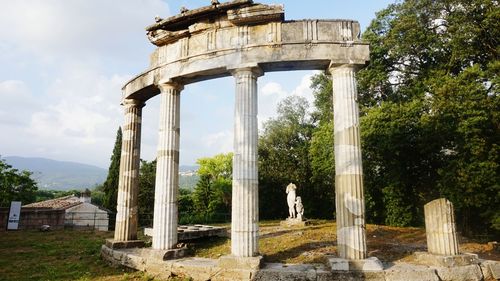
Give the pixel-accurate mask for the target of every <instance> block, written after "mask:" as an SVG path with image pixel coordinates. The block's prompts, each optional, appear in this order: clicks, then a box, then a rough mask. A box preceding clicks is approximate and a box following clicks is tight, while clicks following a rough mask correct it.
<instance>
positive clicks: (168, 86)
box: [157, 81, 184, 93]
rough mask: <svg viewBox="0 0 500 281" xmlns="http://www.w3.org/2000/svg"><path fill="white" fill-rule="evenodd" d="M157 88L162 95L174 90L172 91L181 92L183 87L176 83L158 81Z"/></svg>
mask: <svg viewBox="0 0 500 281" xmlns="http://www.w3.org/2000/svg"><path fill="white" fill-rule="evenodd" d="M157 86H158V88H160V91H161V92H162V93H164V92H167V91H169V90H174V91H179V92H180V91H182V90H183V89H184V85H183V84H181V83H178V82H174V81H160V82H159V83H158V84H157Z"/></svg>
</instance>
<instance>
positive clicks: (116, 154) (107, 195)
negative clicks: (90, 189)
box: [99, 127, 122, 212]
mask: <svg viewBox="0 0 500 281" xmlns="http://www.w3.org/2000/svg"><path fill="white" fill-rule="evenodd" d="M121 150H122V128H121V127H120V128H118V131H117V132H116V140H115V146H114V148H113V154H112V155H111V163H110V165H109V169H108V176H107V178H106V181H105V182H104V183H103V184H102V187H101V188H99V190H102V192H104V197H103V201H102V203H103V206H104V207H105V208H108V209H109V210H112V211H114V212H116V200H117V198H118V180H119V178H120V158H121Z"/></svg>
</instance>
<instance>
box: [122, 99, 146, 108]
mask: <svg viewBox="0 0 500 281" xmlns="http://www.w3.org/2000/svg"><path fill="white" fill-rule="evenodd" d="M122 105H123V106H125V107H127V108H128V107H136V108H143V107H144V106H145V105H146V103H145V102H144V101H141V100H134V99H124V100H123V101H122Z"/></svg>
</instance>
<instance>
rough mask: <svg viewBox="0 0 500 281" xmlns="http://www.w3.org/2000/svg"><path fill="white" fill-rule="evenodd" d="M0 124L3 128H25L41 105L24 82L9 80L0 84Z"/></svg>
mask: <svg viewBox="0 0 500 281" xmlns="http://www.w3.org/2000/svg"><path fill="white" fill-rule="evenodd" d="M0 98H1V101H2V102H0V124H2V125H3V126H23V125H26V124H28V123H29V120H30V116H31V113H32V112H33V110H35V109H36V108H37V107H39V103H38V102H37V100H36V99H35V97H34V96H33V95H32V94H31V92H30V90H29V88H28V86H27V85H26V83H25V82H24V81H20V80H7V81H1V82H0Z"/></svg>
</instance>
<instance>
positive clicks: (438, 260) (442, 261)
mask: <svg viewBox="0 0 500 281" xmlns="http://www.w3.org/2000/svg"><path fill="white" fill-rule="evenodd" d="M413 255H414V257H415V259H416V260H417V262H418V263H420V264H423V265H429V266H441V267H454V266H465V265H471V264H478V263H479V259H478V257H477V255H476V254H471V253H465V254H460V255H454V256H445V255H435V254H431V253H427V252H415V253H414V254H413Z"/></svg>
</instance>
